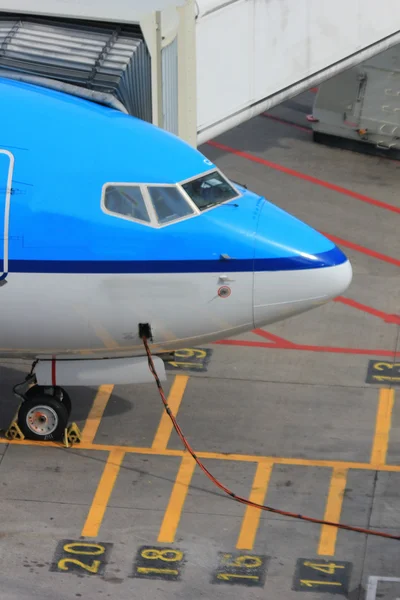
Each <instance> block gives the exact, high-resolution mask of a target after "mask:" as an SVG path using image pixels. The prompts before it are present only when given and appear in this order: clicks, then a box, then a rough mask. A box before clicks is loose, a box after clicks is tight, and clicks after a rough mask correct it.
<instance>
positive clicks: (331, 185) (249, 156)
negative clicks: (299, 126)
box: [207, 141, 400, 214]
mask: <svg viewBox="0 0 400 600" xmlns="http://www.w3.org/2000/svg"><path fill="white" fill-rule="evenodd" d="M207 144H208V145H209V146H213V147H214V148H218V149H219V150H223V151H224V152H229V153H230V154H235V155H236V156H240V157H241V158H245V159H246V160H249V161H251V162H254V163H258V164H260V165H264V166H266V167H269V168H270V169H275V170H276V171H281V172H282V173H286V174H287V175H291V176H292V177H297V178H298V179H303V180H304V181H308V182H309V183H314V184H315V185H320V186H321V187H324V188H327V189H328V190H332V191H334V192H338V193H339V194H343V195H345V196H350V198H355V199H356V200H360V201H361V202H366V203H367V204H372V206H377V207H379V208H384V209H385V210H390V211H391V212H395V213H398V214H400V207H398V206H393V205H392V204H387V203H386V202H381V201H380V200H375V198H370V197H369V196H364V194H359V193H358V192H353V191H352V190H348V189H347V188H344V187H341V186H340V185H335V184H334V183H329V182H328V181H323V180H322V179H317V177H313V176H312V175H306V174H305V173H300V171H295V170H294V169H289V168H288V167H284V166H282V165H278V164H277V163H273V162H271V161H270V160H266V159H265V158H261V157H259V156H256V155H254V154H249V152H242V151H241V150H237V149H236V148H231V147H230V146H225V144H220V143H219V142H214V141H209V142H207Z"/></svg>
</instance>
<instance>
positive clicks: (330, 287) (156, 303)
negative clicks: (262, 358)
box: [0, 263, 351, 358]
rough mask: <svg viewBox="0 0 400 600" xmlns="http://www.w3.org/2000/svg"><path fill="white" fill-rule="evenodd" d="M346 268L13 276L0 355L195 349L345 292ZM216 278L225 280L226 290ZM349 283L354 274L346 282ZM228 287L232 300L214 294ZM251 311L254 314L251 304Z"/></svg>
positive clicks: (4, 298) (5, 296)
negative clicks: (144, 335)
mask: <svg viewBox="0 0 400 600" xmlns="http://www.w3.org/2000/svg"><path fill="white" fill-rule="evenodd" d="M348 264H349V263H345V265H340V266H338V267H330V268H325V269H313V270H302V271H274V272H263V273H255V275H254V297H253V273H250V272H240V273H224V272H223V271H222V270H221V273H178V274H175V273H162V274H132V275H127V274H115V275H114V274H111V275H108V274H107V275H99V274H20V273H14V274H13V273H11V274H10V275H9V277H8V284H7V285H6V286H4V287H2V288H0V294H1V302H2V311H1V314H0V324H1V327H0V355H1V356H9V355H10V354H11V355H13V356H21V357H27V358H30V357H34V356H37V355H51V354H57V355H60V354H66V355H77V354H78V355H90V353H94V354H95V355H100V356H124V355H127V354H129V355H135V354H141V353H143V346H142V342H141V340H140V339H139V336H138V324H139V323H150V325H151V327H152V331H153V335H154V342H155V346H154V349H155V350H157V349H158V350H160V351H161V350H163V351H168V350H172V349H177V348H182V347H185V346H186V347H187V346H188V345H191V346H195V345H200V344H204V343H209V342H212V341H214V340H216V339H222V338H226V337H230V336H233V335H238V334H239V333H243V332H245V331H248V330H251V329H253V327H254V324H255V325H256V326H257V327H260V326H262V325H268V324H270V323H273V322H275V321H279V320H281V319H284V318H286V317H287V316H290V315H293V314H298V313H300V312H304V311H305V310H308V309H309V308H312V307H313V306H315V305H316V304H318V303H322V302H325V301H327V300H329V299H330V298H331V297H334V296H335V295H338V294H340V293H342V291H343V290H342V288H343V286H344V288H343V289H345V288H346V287H347V285H348V283H349V269H350V273H351V267H348V266H346V265H348ZM221 275H228V278H229V280H231V281H229V283H228V284H226V283H225V282H224V280H223V279H220V276H221ZM350 279H351V276H350ZM223 285H229V287H230V288H231V295H230V296H229V297H227V298H221V297H219V296H218V289H219V288H220V287H221V286H223ZM254 300H255V304H256V306H255V308H254V314H253V302H254Z"/></svg>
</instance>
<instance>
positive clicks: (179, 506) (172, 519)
mask: <svg viewBox="0 0 400 600" xmlns="http://www.w3.org/2000/svg"><path fill="white" fill-rule="evenodd" d="M195 467H196V463H195V461H194V459H193V458H192V457H191V456H190V454H185V455H184V457H183V458H182V462H181V466H180V467H179V471H178V474H177V476H176V479H175V483H174V487H173V488H172V492H171V496H170V499H169V502H168V506H167V510H166V511H165V514H164V519H163V522H162V524H161V528H160V533H159V534H158V540H157V541H158V542H164V543H168V544H172V542H173V541H174V540H175V533H176V530H177V528H178V525H179V521H180V518H181V514H182V510H183V506H184V504H185V500H186V496H187V493H188V489H189V485H190V482H191V481H192V477H193V473H194V469H195Z"/></svg>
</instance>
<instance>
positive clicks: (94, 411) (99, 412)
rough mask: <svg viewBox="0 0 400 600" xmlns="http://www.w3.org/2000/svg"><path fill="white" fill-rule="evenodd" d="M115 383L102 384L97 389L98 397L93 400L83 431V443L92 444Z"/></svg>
mask: <svg viewBox="0 0 400 600" xmlns="http://www.w3.org/2000/svg"><path fill="white" fill-rule="evenodd" d="M113 390H114V386H113V385H101V386H100V387H99V389H98V391H97V394H96V397H95V399H94V400H93V405H92V408H91V410H90V413H89V416H88V418H87V419H86V424H85V427H84V428H83V431H82V443H84V444H85V443H89V444H91V443H92V442H93V440H94V438H95V437H96V433H97V430H98V428H99V425H100V421H101V419H102V417H103V414H104V411H105V409H106V406H107V403H108V401H109V399H110V396H111V394H112V393H113Z"/></svg>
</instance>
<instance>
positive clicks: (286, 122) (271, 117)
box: [260, 113, 312, 133]
mask: <svg viewBox="0 0 400 600" xmlns="http://www.w3.org/2000/svg"><path fill="white" fill-rule="evenodd" d="M260 117H264V118H266V119H270V120H271V121H276V122H277V123H282V125H290V126H291V127H296V129H300V131H307V133H312V129H311V127H305V126H304V125H298V124H297V123H293V121H288V120H287V119H281V118H280V117H275V116H274V115H269V114H268V113H262V114H261V115H260Z"/></svg>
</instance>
